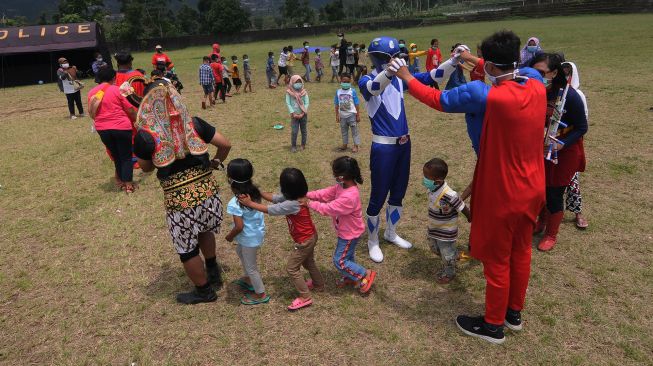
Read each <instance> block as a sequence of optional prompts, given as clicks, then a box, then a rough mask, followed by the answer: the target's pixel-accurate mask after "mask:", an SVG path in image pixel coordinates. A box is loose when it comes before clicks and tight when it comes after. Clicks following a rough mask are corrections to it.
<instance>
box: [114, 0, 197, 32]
mask: <svg viewBox="0 0 653 366" xmlns="http://www.w3.org/2000/svg"><path fill="white" fill-rule="evenodd" d="M121 4H122V5H121V8H120V10H121V12H122V13H123V15H124V17H123V19H122V20H121V21H120V22H118V24H113V25H112V26H111V29H110V32H109V34H110V36H111V38H112V39H119V40H123V41H129V40H133V39H134V38H139V39H146V38H162V37H166V36H171V35H176V34H179V32H180V30H179V27H178V26H177V25H176V20H175V14H174V13H173V12H172V11H171V10H169V0H121ZM191 10H192V9H191Z"/></svg>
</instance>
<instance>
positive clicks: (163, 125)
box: [134, 85, 231, 304]
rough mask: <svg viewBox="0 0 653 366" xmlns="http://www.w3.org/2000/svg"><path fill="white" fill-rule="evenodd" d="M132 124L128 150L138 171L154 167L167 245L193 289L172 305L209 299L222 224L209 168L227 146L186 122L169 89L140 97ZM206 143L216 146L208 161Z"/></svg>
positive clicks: (208, 129)
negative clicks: (133, 130) (163, 209)
mask: <svg viewBox="0 0 653 366" xmlns="http://www.w3.org/2000/svg"><path fill="white" fill-rule="evenodd" d="M161 106H166V108H165V110H166V112H167V113H165V114H163V115H161V114H159V113H155V112H158V111H159V108H160V107H161ZM136 125H137V127H138V134H137V135H136V139H135V141H134V151H135V153H136V156H137V157H138V161H139V164H140V166H141V169H143V171H145V172H149V171H153V170H154V169H155V168H157V177H158V178H159V180H160V183H161V187H162V188H163V196H164V203H165V207H166V221H167V223H168V228H169V229H170V236H171V237H172V243H173V245H174V247H175V250H176V251H177V253H178V254H179V258H180V259H181V262H182V264H183V266H184V270H185V271H186V275H187V276H188V278H190V280H191V281H192V282H193V284H194V285H195V289H194V290H193V291H191V292H187V293H181V294H178V295H177V301H178V302H180V303H182V304H197V303H200V302H210V301H215V300H216V299H217V294H216V293H215V289H214V288H212V287H211V285H213V286H215V288H216V289H220V288H221V287H222V279H221V278H220V267H219V266H218V263H217V261H216V254H215V236H214V234H215V233H218V232H219V230H220V224H221V223H222V201H221V200H220V196H219V190H218V184H217V183H216V181H215V180H214V179H213V176H212V174H211V168H218V167H221V166H222V163H221V162H222V161H224V160H225V159H226V158H227V155H228V154H229V150H230V149H231V144H230V143H229V140H227V139H226V138H225V137H224V136H222V135H221V134H220V133H219V132H217V131H216V129H215V127H213V126H211V125H210V124H208V123H207V122H205V121H204V120H202V119H201V118H198V117H193V118H191V117H190V115H189V114H188V110H187V109H186V106H185V105H184V104H183V103H181V96H180V95H179V94H178V93H177V91H176V90H175V88H174V87H173V86H172V85H157V86H156V87H154V88H153V89H151V90H150V91H149V92H148V93H147V94H146V95H145V97H144V98H143V102H142V103H141V107H140V109H139V114H138V119H137V121H136ZM186 131H188V132H186ZM208 144H211V145H215V146H217V148H218V150H217V152H216V154H215V156H214V158H213V160H210V158H209V153H208ZM200 251H201V252H202V255H203V256H204V261H202V260H201V258H200V257H199V254H200ZM204 266H206V271H205V269H204Z"/></svg>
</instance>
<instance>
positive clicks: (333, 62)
mask: <svg viewBox="0 0 653 366" xmlns="http://www.w3.org/2000/svg"><path fill="white" fill-rule="evenodd" d="M331 66H340V58H339V57H338V51H336V52H331Z"/></svg>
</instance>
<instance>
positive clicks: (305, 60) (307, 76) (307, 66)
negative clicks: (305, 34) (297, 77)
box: [302, 41, 311, 83]
mask: <svg viewBox="0 0 653 366" xmlns="http://www.w3.org/2000/svg"><path fill="white" fill-rule="evenodd" d="M303 46H304V47H303V48H302V65H304V70H305V72H304V81H306V82H307V83H310V82H311V54H310V52H309V51H308V50H309V47H308V41H304V44H303Z"/></svg>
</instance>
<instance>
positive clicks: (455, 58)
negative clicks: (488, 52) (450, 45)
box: [451, 44, 471, 65]
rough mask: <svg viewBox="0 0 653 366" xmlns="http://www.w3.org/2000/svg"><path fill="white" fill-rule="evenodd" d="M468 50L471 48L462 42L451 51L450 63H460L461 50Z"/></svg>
mask: <svg viewBox="0 0 653 366" xmlns="http://www.w3.org/2000/svg"><path fill="white" fill-rule="evenodd" d="M470 51H471V50H470V49H469V47H467V46H465V45H464V44H463V45H460V46H458V47H456V48H455V49H454V50H453V52H452V56H451V63H452V64H453V65H458V64H459V63H461V58H460V54H461V53H463V52H470Z"/></svg>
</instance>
